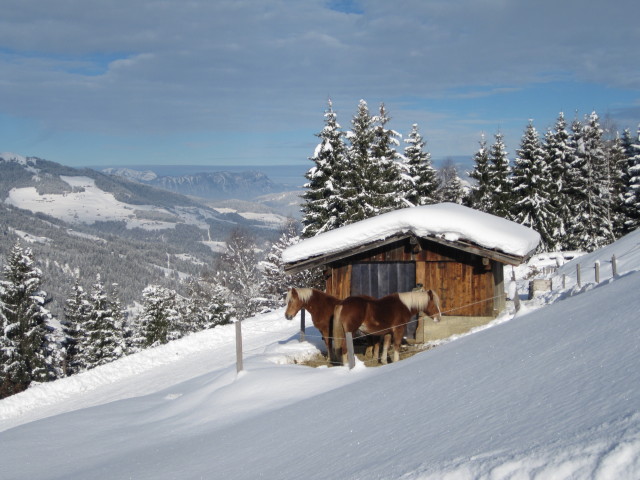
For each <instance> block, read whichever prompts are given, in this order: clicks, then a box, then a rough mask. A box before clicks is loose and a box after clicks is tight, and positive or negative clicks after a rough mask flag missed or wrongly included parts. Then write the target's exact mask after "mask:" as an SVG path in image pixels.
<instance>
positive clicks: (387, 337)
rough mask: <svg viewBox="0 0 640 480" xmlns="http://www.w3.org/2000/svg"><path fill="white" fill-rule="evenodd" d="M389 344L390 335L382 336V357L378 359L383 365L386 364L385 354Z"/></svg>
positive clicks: (387, 353) (387, 351)
mask: <svg viewBox="0 0 640 480" xmlns="http://www.w3.org/2000/svg"><path fill="white" fill-rule="evenodd" d="M390 344H391V335H389V334H387V335H385V336H384V344H383V345H382V358H381V359H380V361H381V362H382V364H383V365H386V364H387V356H388V355H389V345H390Z"/></svg>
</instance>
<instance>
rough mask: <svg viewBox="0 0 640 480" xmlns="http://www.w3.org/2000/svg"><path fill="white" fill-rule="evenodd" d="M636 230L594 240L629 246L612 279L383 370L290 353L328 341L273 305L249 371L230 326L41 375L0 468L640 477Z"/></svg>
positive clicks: (12, 410) (37, 473)
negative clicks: (300, 360) (240, 367)
mask: <svg viewBox="0 0 640 480" xmlns="http://www.w3.org/2000/svg"><path fill="white" fill-rule="evenodd" d="M639 241H640V231H636V232H635V233H634V234H632V235H630V236H628V237H626V238H625V239H622V240H621V241H620V242H618V243H617V244H615V245H614V246H611V247H608V251H604V252H602V251H601V252H600V253H599V254H592V255H593V258H591V260H594V261H595V260H596V259H600V261H601V262H604V261H605V260H606V259H607V257H608V258H609V259H610V256H611V254H612V253H616V256H618V254H619V255H620V256H622V255H623V254H625V252H626V258H627V261H625V262H624V263H623V265H622V266H621V265H619V270H618V271H619V276H618V277H617V278H616V279H607V280H606V281H603V282H602V283H601V284H600V285H597V286H595V285H584V286H583V287H582V288H580V289H578V288H577V287H575V286H570V287H569V288H568V289H567V290H566V291H564V292H559V291H557V290H556V291H554V292H551V293H550V294H549V295H548V296H547V297H546V298H548V301H552V302H553V303H552V304H551V305H548V306H544V307H542V308H537V307H538V303H537V302H539V301H540V299H539V298H538V299H536V302H525V308H524V309H523V310H522V311H521V314H519V315H517V316H516V317H515V318H513V319H511V320H509V321H505V320H507V319H506V318H501V319H498V320H497V321H496V322H494V325H493V327H492V328H486V329H483V330H481V331H478V332H476V333H473V334H469V335H465V336H461V337H458V338H456V339H455V340H454V341H449V342H447V343H444V344H442V345H440V346H438V347H437V348H434V349H432V350H429V351H426V352H424V353H421V354H419V355H416V356H414V357H412V358H410V359H407V360H404V361H402V362H399V363H397V364H392V365H389V366H386V367H380V368H365V367H363V366H362V365H359V366H358V367H357V368H356V369H354V370H353V371H349V370H347V369H346V368H331V369H328V368H317V369H311V368H307V367H303V366H299V365H292V364H287V363H286V361H287V358H292V357H299V356H304V355H307V354H309V353H311V352H313V351H315V349H316V347H317V345H319V344H320V342H319V339H318V338H317V337H315V336H311V340H312V342H313V343H306V342H304V343H299V342H298V341H297V337H296V329H297V326H298V322H297V321H293V322H287V321H286V320H284V319H283V318H282V311H279V312H274V313H271V314H267V315H264V316H259V317H256V318H254V319H251V320H248V321H245V322H243V324H242V327H243V341H244V346H245V371H243V372H241V373H240V374H236V372H235V365H234V353H233V352H234V348H235V347H234V345H233V326H226V327H222V328H216V329H214V330H212V331H209V332H202V333H200V334H197V335H193V336H191V337H188V338H184V339H181V340H179V341H177V342H173V343H172V344H169V345H165V346H162V347H159V348H157V349H154V350H151V351H147V352H143V353H141V354H137V355H133V356H131V357H129V358H125V359H122V360H119V361H118V362H115V363H114V364H112V365H107V366H104V367H100V368H98V369H95V370H92V371H90V372H86V373H85V374H83V375H79V376H77V377H72V378H69V379H64V380H60V381H57V382H53V383H51V384H46V385H39V386H36V387H33V388H30V389H29V390H28V391H26V392H23V393H21V394H19V395H16V396H14V397H10V398H8V399H5V400H2V401H0V430H3V431H2V432H1V433H0V443H1V447H0V465H1V467H0V477H1V478H3V479H25V478H39V479H53V478H64V479H73V478H78V479H80V478H82V479H86V478H92V479H100V478H105V479H107V478H108V479H119V478H135V479H146V478H149V479H151V478H153V479H160V478H162V479H171V478H176V479H178V478H179V479H183V478H207V479H209V478H232V479H244V478H247V479H249V478H251V479H254V478H256V477H263V478H278V479H299V478H312V479H313V478H323V479H326V478H341V479H344V478H380V479H389V478H402V479H518V478H543V479H544V478H549V479H563V478H567V479H568V478H571V479H637V478H640V368H639V367H640V333H639V330H638V313H637V312H638V311H639V310H640V296H639V295H638V291H639V289H640V261H637V262H636V260H637V259H638V252H637V250H638V248H639V247H638V242H639ZM634 242H635V243H634ZM633 245H635V247H633ZM630 246H631V247H632V248H631V250H629V247H630ZM581 258H582V259H584V257H581ZM631 260H633V261H631ZM621 263H622V262H621ZM566 268H571V266H570V265H569V264H567V267H566ZM583 282H585V283H586V280H585V279H583ZM529 309H532V311H530V313H528V314H523V313H522V312H524V311H527V310H529ZM444 321H446V320H444ZM310 330H311V332H310V333H311V334H313V333H316V334H317V332H314V331H313V330H312V329H310Z"/></svg>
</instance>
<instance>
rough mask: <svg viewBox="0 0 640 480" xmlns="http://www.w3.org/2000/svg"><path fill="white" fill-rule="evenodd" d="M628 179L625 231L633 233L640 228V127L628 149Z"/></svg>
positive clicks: (639, 126)
mask: <svg viewBox="0 0 640 480" xmlns="http://www.w3.org/2000/svg"><path fill="white" fill-rule="evenodd" d="M627 151H628V153H627V158H628V163H627V166H628V167H627V172H626V175H625V178H626V179H627V187H626V192H625V194H624V206H625V211H626V222H625V231H627V232H631V231H633V230H635V229H637V228H639V227H640V125H638V133H637V134H636V137H635V141H633V142H629V144H628V147H627Z"/></svg>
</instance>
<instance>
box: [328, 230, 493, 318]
mask: <svg viewBox="0 0 640 480" xmlns="http://www.w3.org/2000/svg"><path fill="white" fill-rule="evenodd" d="M408 261H413V262H415V263H416V278H415V283H416V284H418V283H421V284H423V285H424V286H425V288H432V289H433V290H435V291H436V292H437V293H438V295H439V296H440V299H441V303H442V305H441V307H442V310H443V312H445V314H446V315H461V316H481V317H484V316H495V315H496V314H497V313H498V312H499V311H500V310H501V309H502V308H504V298H503V297H501V298H498V299H496V298H494V297H495V296H496V294H495V293H494V292H502V282H503V280H502V264H501V263H499V262H495V261H493V260H489V259H484V260H483V257H480V256H478V255H474V254H472V253H467V252H464V251H461V250H457V249H454V248H451V247H448V246H444V245H441V244H438V243H435V242H430V241H428V240H424V239H420V240H419V241H417V242H416V241H414V242H411V241H410V240H409V239H408V238H407V239H404V240H400V241H398V242H394V243H391V244H389V245H386V246H382V247H379V248H376V249H374V250H371V251H368V252H365V253H362V254H358V255H354V256H352V257H349V258H347V259H344V260H341V261H340V262H336V263H334V264H331V265H329V268H328V269H327V270H326V272H325V273H326V280H327V284H326V286H327V293H330V294H332V295H335V296H336V297H338V298H346V297H347V296H349V295H350V294H351V271H352V267H351V265H352V264H355V263H361V262H408Z"/></svg>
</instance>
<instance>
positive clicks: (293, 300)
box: [284, 288, 302, 320]
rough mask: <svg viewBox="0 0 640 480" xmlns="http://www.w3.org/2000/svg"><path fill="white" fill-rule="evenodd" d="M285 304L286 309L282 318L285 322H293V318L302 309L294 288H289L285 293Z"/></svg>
mask: <svg viewBox="0 0 640 480" xmlns="http://www.w3.org/2000/svg"><path fill="white" fill-rule="evenodd" d="M286 303H287V309H286V310H285V311H284V316H285V318H286V319H287V320H293V317H295V316H296V315H297V314H298V312H299V311H300V309H301V308H302V301H301V300H300V295H298V291H297V290H296V289H295V288H290V289H289V291H288V292H287V298H286Z"/></svg>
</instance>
